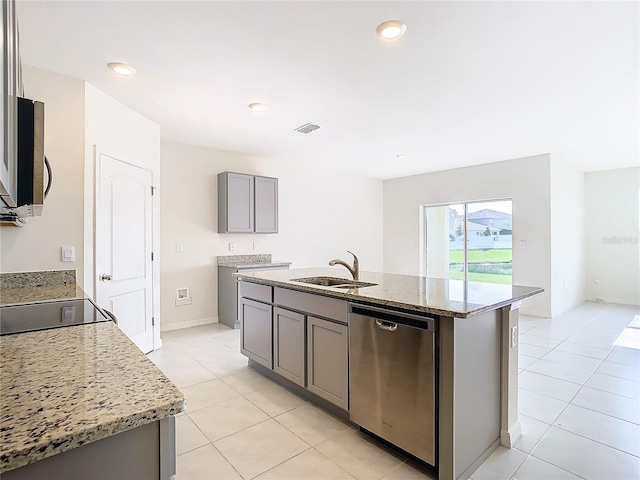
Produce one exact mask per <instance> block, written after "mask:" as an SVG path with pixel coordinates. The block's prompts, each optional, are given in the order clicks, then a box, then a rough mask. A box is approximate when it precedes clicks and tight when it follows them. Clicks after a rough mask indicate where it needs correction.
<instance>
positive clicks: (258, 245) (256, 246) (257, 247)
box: [253, 242, 260, 250]
mask: <svg viewBox="0 0 640 480" xmlns="http://www.w3.org/2000/svg"><path fill="white" fill-rule="evenodd" d="M253 249H254V250H259V249H260V244H259V243H258V242H253Z"/></svg>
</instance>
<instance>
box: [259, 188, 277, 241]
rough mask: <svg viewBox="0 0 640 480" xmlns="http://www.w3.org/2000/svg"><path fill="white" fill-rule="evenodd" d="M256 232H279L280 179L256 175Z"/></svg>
mask: <svg viewBox="0 0 640 480" xmlns="http://www.w3.org/2000/svg"><path fill="white" fill-rule="evenodd" d="M255 230H256V233H278V179H277V178H270V177H255Z"/></svg>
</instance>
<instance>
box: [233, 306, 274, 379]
mask: <svg viewBox="0 0 640 480" xmlns="http://www.w3.org/2000/svg"><path fill="white" fill-rule="evenodd" d="M240 309H241V313H242V315H241V317H240V318H241V319H242V320H241V321H242V325H241V329H240V332H241V336H240V351H241V352H242V354H243V355H246V356H247V357H249V358H250V359H251V360H254V361H256V362H257V363H259V364H260V365H264V366H265V367H267V368H273V354H272V353H273V352H272V344H273V334H272V310H273V307H272V306H271V305H267V304H265V303H260V302H256V301H254V300H249V299H248V298H242V299H241V300H240Z"/></svg>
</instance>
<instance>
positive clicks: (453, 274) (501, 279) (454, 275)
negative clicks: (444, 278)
mask: <svg viewBox="0 0 640 480" xmlns="http://www.w3.org/2000/svg"><path fill="white" fill-rule="evenodd" d="M449 278H451V279H452V280H462V279H463V273H462V272H461V271H458V270H455V269H451V270H449ZM468 280H469V281H470V282H486V283H505V284H506V283H511V275H498V274H495V273H474V272H469V278H468Z"/></svg>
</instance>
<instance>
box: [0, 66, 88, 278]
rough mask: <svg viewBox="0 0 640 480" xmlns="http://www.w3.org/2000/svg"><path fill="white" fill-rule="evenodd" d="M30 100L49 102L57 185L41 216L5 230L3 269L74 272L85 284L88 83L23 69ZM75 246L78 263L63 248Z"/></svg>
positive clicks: (48, 146) (49, 142)
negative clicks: (68, 258)
mask: <svg viewBox="0 0 640 480" xmlns="http://www.w3.org/2000/svg"><path fill="white" fill-rule="evenodd" d="M23 76H24V84H25V96H26V97H28V98H32V99H34V100H39V101H42V102H44V104H45V136H44V138H45V145H44V146H45V155H46V156H47V158H48V159H49V162H50V163H51V167H52V170H53V185H52V187H51V191H50V192H49V196H48V197H47V199H46V200H45V204H44V209H43V213H42V216H41V217H34V218H29V219H28V220H27V225H25V226H23V227H1V228H0V239H1V242H0V243H1V257H0V271H2V272H26V271H36V270H65V269H75V270H76V276H77V281H78V283H79V284H80V285H82V282H83V274H84V270H83V255H84V251H83V200H84V192H83V187H82V185H83V178H84V150H83V145H84V86H85V84H84V82H82V81H80V80H76V79H74V78H71V77H66V76H63V75H58V74H56V73H52V72H48V71H46V70H40V69H38V68H33V67H30V66H27V65H25V66H23ZM63 245H73V246H74V247H75V250H76V261H75V262H62V261H61V254H60V247H61V246H63Z"/></svg>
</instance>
